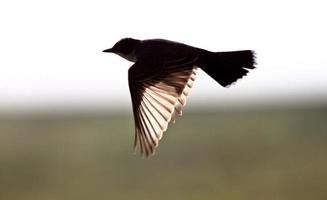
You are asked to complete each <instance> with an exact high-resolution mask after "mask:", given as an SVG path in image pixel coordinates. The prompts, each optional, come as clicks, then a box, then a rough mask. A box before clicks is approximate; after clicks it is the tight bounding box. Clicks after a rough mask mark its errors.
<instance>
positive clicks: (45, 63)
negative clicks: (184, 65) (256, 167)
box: [0, 0, 327, 109]
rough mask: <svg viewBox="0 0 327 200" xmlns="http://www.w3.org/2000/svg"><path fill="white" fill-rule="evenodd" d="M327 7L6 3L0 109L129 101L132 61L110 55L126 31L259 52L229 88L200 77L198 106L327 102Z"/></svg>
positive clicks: (229, 0) (0, 5)
mask: <svg viewBox="0 0 327 200" xmlns="http://www.w3.org/2000/svg"><path fill="white" fill-rule="evenodd" d="M326 8H327V6H326V4H325V3H324V1H315V0H311V1H285V0H284V1H281V0H275V1H259V0H258V1H242V0H239V1H233V0H226V1H206V0H202V1H194V2H192V1H169V0H164V1H143V0H138V1H122V0H121V1H108V0H105V1H99V0H92V1H81V0H79V1H77V0H76V1H73V0H71V1H68V0H56V1H45V0H42V1H41V0H39V1H37V0H29V1H22V0H20V1H19V0H11V1H1V2H0V28H1V30H0V107H2V108H3V109H4V108H6V109H8V108H10V109H12V108H20V107H42V106H43V107H47V106H58V105H59V106H62V105H69V106H72V105H81V106H86V105H87V106H105V107H111V106H117V105H119V106H122V107H125V106H127V105H129V104H130V97H129V90H128V84H127V70H128V68H129V66H130V65H131V64H132V63H130V62H128V61H125V60H123V59H122V58H120V57H118V56H115V55H113V54H105V53H102V52H101V51H102V50H103V49H106V48H109V47H111V46H112V45H113V44H114V43H115V42H116V41H117V40H119V39H121V38H123V37H134V38H138V39H149V38H164V39H169V40H175V41H179V42H184V43H187V44H190V45H193V46H197V47H201V48H205V49H208V50H212V51H224V50H241V49H253V50H256V52H257V57H258V60H257V62H258V66H257V67H258V69H257V70H254V71H252V73H250V74H249V76H248V77H246V78H244V79H242V80H241V81H239V82H237V84H236V85H234V86H232V87H231V88H229V89H224V88H222V87H220V86H219V85H218V84H216V82H215V81H214V80H212V79H210V77H209V76H207V75H206V74H205V73H204V72H202V73H200V75H199V76H198V78H197V82H196V83H195V87H194V89H193V91H192V95H191V98H190V101H192V102H195V103H199V104H206V103H207V102H208V101H210V102H211V103H213V104H217V105H218V104H220V105H224V104H228V103H230V102H235V103H237V104H242V103H244V102H260V101H262V102H264V101H268V100H272V101H283V100H287V99H324V98H325V99H327V51H326V48H327V39H326V38H327V26H326V24H327V23H326V19H327V12H326ZM227 102H228V103H227ZM129 108H130V107H128V109H129Z"/></svg>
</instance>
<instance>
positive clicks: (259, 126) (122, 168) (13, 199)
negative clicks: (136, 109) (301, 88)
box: [0, 108, 327, 200]
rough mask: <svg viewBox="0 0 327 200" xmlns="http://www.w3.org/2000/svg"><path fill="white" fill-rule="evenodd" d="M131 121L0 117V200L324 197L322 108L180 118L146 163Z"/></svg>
mask: <svg viewBox="0 0 327 200" xmlns="http://www.w3.org/2000/svg"><path fill="white" fill-rule="evenodd" d="M133 134H134V133H133V120H132V118H131V116H118V115H117V116H97V117H88V116H80V117H78V116H76V117H56V118H42V117H40V118H35V119H16V120H14V119H11V120H5V119H2V120H0V199H1V200H2V199H3V200H17V199H19V200H20V199H22V200H53V199H56V200H57V199H60V200H66V199H67V200H75V199H76V200H77V199H78V200H84V199H85V200H86V199H115V200H117V199H134V200H137V199H142V200H144V199H233V200H235V199H251V200H252V199H265V200H270V199H274V200H276V199H278V200H280V199H287V200H289V199H297V200H299V199H305V200H307V199H315V200H318V199H321V200H325V199H327V109H326V108H322V109H306V110H266V111H265V110H262V111H242V112H241V111H240V112H237V111H233V112H227V111H224V112H218V111H217V112H190V111H186V112H184V116H183V117H182V118H179V119H178V120H177V123H176V124H174V125H171V126H170V128H169V129H168V131H167V132H166V134H165V136H164V138H163V140H162V141H161V143H160V146H159V148H158V149H157V153H156V156H155V157H152V158H151V159H140V157H139V156H137V155H133V154H132V152H133V151H132V143H133V137H134V136H133Z"/></svg>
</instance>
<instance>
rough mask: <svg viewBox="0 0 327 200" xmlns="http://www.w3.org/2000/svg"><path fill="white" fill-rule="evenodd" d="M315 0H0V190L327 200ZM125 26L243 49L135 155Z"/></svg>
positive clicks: (326, 137)
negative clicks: (151, 152) (228, 78)
mask: <svg viewBox="0 0 327 200" xmlns="http://www.w3.org/2000/svg"><path fill="white" fill-rule="evenodd" d="M326 18H327V14H326V12H325V3H324V1H316V0H313V1H310V2H308V1H287V2H285V1H279V0H277V1H273V2H263V1H255V0H250V1H237V0H231V1H206V0H203V1H200V2H192V1H178V2H176V1H170V0H166V1H157V2H150V1H143V0H140V1H125V0H124V1H119V2H118V1H117V2H111V1H100V0H95V1H74V0H71V1H63V0H57V1H38V0H31V1H20V0H16V1H2V2H0V26H1V32H0V44H1V45H0V55H1V59H0V199H4V200H20V199H24V200H52V199H63V200H65V199H67V200H68V199H69V200H72V199H78V200H82V199H150V198H151V199H200V198H201V199H233V200H235V199H242V200H244V199H268V200H269V199H317V200H318V199H322V200H325V199H327V187H326V185H327V157H326V155H327V124H326V119H327V68H326V64H327V57H326V55H325V54H326V51H325V47H326V46H327V39H326V35H327V28H326V26H324V25H323V24H325V19H326ZM123 37H134V38H138V39H148V38H165V39H169V40H175V41H179V42H184V43H187V44H190V45H193V46H197V47H201V48H205V49H208V50H211V51H229V50H241V49H253V50H255V51H256V53H257V63H258V65H257V69H255V70H253V71H252V72H251V73H249V75H248V76H247V77H245V78H243V79H242V80H239V81H238V82H237V83H236V84H234V85H232V86H231V87H230V88H222V87H221V86H219V85H218V84H217V83H216V82H215V81H214V80H212V79H211V78H210V77H209V76H208V75H206V74H205V73H204V72H203V71H200V73H199V75H198V76H197V80H196V82H195V85H194V88H193V89H192V94H191V96H190V98H188V104H187V107H185V109H184V111H183V116H182V117H179V118H178V119H177V123H176V124H172V125H170V127H169V129H168V130H167V132H165V135H164V137H163V139H162V140H161V142H160V145H159V147H158V149H157V151H156V155H155V156H154V157H151V158H150V159H141V158H140V157H139V156H138V155H135V154H133V148H132V145H133V139H134V138H133V137H134V124H133V117H132V109H131V102H130V96H129V89H128V83H127V70H128V68H129V66H131V65H132V63H130V62H128V61H126V60H123V59H122V58H120V57H118V56H115V55H109V54H104V53H102V52H101V51H102V50H104V49H107V48H110V47H111V46H112V45H113V44H114V43H115V42H116V41H118V40H119V39H121V38H123Z"/></svg>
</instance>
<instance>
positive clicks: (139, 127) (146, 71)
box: [103, 38, 255, 156]
mask: <svg viewBox="0 0 327 200" xmlns="http://www.w3.org/2000/svg"><path fill="white" fill-rule="evenodd" d="M103 52H110V53H115V54H118V55H119V56H121V57H123V58H125V59H127V60H129V61H132V62H135V63H134V64H133V65H132V66H131V67H130V69H129V70H128V82H129V88H130V93H131V97H132V105H133V113H134V122H135V139H134V148H136V146H137V144H139V146H140V151H141V155H146V156H149V155H151V154H154V149H155V147H157V146H158V142H159V140H160V139H161V137H162V134H163V132H164V131H166V130H167V126H168V123H169V122H175V117H176V114H178V115H181V114H182V107H183V106H185V104H186V97H187V96H188V95H189V92H190V89H191V88H192V85H193V82H194V80H195V76H196V73H197V68H198V67H200V68H201V69H202V70H203V71H205V72H206V73H207V74H209V75H210V76H211V77H212V78H213V79H215V80H216V81H217V82H218V83H219V84H220V85H222V86H224V87H226V86H228V85H230V84H232V83H233V82H235V81H236V80H237V79H239V78H242V77H243V76H245V75H246V74H247V73H248V72H249V71H248V70H249V69H254V68H255V67H254V65H255V56H254V52H253V51H251V50H243V51H231V52H211V51H207V50H205V49H200V48H196V47H192V46H189V45H186V44H182V43H177V42H173V41H168V40H163V39H151V40H137V39H132V38H124V39H121V40H120V41H118V42H117V43H116V44H115V45H114V46H113V47H112V48H110V49H107V50H104V51H103Z"/></svg>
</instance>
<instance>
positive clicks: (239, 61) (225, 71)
mask: <svg viewBox="0 0 327 200" xmlns="http://www.w3.org/2000/svg"><path fill="white" fill-rule="evenodd" d="M254 65H255V54H254V51H251V50H243V51H230V52H215V53H214V52H208V53H206V54H205V56H204V58H203V60H202V64H201V66H200V67H201V69H203V70H204V71H205V72H206V73H207V74H209V75H210V76H211V77H212V78H213V79H215V80H216V81H217V82H218V83H219V84H220V85H222V86H224V87H226V86H228V85H230V84H232V83H234V82H235V81H236V80H237V79H239V78H242V77H243V76H245V75H246V74H247V73H248V72H249V69H254V68H255V66H254Z"/></svg>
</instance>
